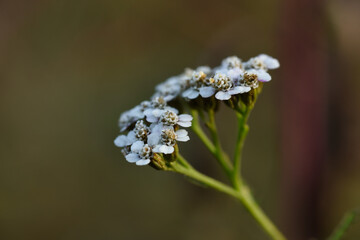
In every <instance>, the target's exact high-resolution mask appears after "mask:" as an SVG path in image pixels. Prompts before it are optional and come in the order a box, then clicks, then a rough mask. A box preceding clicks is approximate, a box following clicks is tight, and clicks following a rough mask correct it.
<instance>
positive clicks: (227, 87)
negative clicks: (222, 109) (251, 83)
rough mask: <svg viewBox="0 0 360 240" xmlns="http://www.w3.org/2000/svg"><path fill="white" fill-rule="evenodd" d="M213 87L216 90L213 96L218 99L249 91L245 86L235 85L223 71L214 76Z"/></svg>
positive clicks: (227, 98) (225, 98)
mask: <svg viewBox="0 0 360 240" xmlns="http://www.w3.org/2000/svg"><path fill="white" fill-rule="evenodd" d="M214 80H215V81H214V87H215V88H216V89H217V90H218V92H217V93H216V94H215V98H216V99H218V100H229V99H230V98H231V96H232V95H236V94H240V93H245V92H248V91H250V88H249V87H246V86H235V84H234V82H233V81H231V79H230V78H229V77H228V76H226V75H225V74H223V73H220V72H218V73H216V74H215V76H214Z"/></svg>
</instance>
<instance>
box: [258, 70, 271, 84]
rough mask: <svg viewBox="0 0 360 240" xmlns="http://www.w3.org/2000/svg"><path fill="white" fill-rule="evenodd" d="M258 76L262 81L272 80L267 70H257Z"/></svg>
mask: <svg viewBox="0 0 360 240" xmlns="http://www.w3.org/2000/svg"><path fill="white" fill-rule="evenodd" d="M257 76H258V80H259V81H260V82H268V81H270V80H271V76H270V74H268V73H267V72H265V71H264V70H262V69H260V70H258V71H257Z"/></svg>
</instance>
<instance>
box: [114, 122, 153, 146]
mask: <svg viewBox="0 0 360 240" xmlns="http://www.w3.org/2000/svg"><path fill="white" fill-rule="evenodd" d="M149 134H150V128H149V127H148V126H146V125H145V123H144V121H143V120H138V121H137V122H136V124H135V128H134V129H133V130H131V131H130V132H129V133H128V134H127V136H125V135H120V136H118V137H117V138H116V139H115V141H114V143H115V145H116V146H118V147H125V146H129V145H131V144H133V143H134V142H136V141H138V140H141V141H145V140H146V139H147V136H148V135H149Z"/></svg>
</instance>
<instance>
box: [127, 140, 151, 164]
mask: <svg viewBox="0 0 360 240" xmlns="http://www.w3.org/2000/svg"><path fill="white" fill-rule="evenodd" d="M152 156H153V151H152V147H150V146H149V145H148V144H144V142H143V141H136V142H134V143H133V144H132V145H131V152H130V153H129V154H127V155H126V156H125V158H126V160H127V161H128V162H130V163H136V165H138V166H143V165H147V164H149V163H150V162H151V158H152Z"/></svg>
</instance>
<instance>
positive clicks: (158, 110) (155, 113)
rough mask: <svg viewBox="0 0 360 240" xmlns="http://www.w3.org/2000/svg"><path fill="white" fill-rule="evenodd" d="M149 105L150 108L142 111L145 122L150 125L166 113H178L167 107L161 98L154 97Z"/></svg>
mask: <svg viewBox="0 0 360 240" xmlns="http://www.w3.org/2000/svg"><path fill="white" fill-rule="evenodd" d="M151 103H152V104H151V107H150V108H148V109H146V110H145V111H144V114H145V116H146V121H148V122H150V123H154V122H157V121H158V120H159V118H160V116H161V115H162V114H163V113H164V112H166V111H173V112H175V113H178V110H177V109H176V108H173V107H169V106H167V103H166V101H165V100H164V98H163V97H155V98H154V99H153V100H152V101H151Z"/></svg>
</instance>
